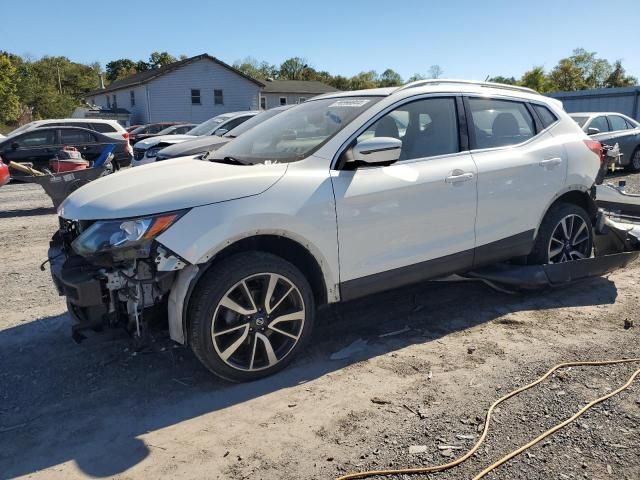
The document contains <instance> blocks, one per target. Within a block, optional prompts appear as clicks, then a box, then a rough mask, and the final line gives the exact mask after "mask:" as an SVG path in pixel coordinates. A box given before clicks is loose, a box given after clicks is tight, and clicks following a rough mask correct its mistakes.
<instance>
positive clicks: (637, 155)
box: [627, 147, 640, 172]
mask: <svg viewBox="0 0 640 480" xmlns="http://www.w3.org/2000/svg"><path fill="white" fill-rule="evenodd" d="M627 169H629V170H631V171H632V172H640V147H638V148H636V151H635V152H633V155H631V160H630V161H629V165H627Z"/></svg>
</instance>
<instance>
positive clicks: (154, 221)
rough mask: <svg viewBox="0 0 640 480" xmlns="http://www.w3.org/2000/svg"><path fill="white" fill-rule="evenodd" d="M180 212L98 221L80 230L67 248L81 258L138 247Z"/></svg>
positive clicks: (152, 237) (155, 235) (153, 236)
mask: <svg viewBox="0 0 640 480" xmlns="http://www.w3.org/2000/svg"><path fill="white" fill-rule="evenodd" d="M184 213H185V211H181V212H172V213H163V214H161V215H154V216H151V217H142V218H133V219H130V220H106V221H98V222H96V223H94V224H93V225H91V226H90V227H89V228H87V229H86V230H85V231H84V232H82V234H81V235H80V236H79V237H78V238H76V239H75V240H74V241H73V243H72V244H71V247H72V248H73V250H74V251H75V252H76V253H78V254H79V255H82V256H83V257H84V256H90V255H95V254H98V253H104V252H109V251H112V250H124V249H127V248H134V247H138V246H140V245H142V244H144V243H145V242H150V241H151V240H153V239H154V238H155V237H157V236H158V235H160V234H161V233H162V232H164V231H165V230H166V229H167V228H169V227H170V226H171V225H173V224H174V223H175V222H176V221H177V220H178V219H179V218H180V217H181V216H182V215H184Z"/></svg>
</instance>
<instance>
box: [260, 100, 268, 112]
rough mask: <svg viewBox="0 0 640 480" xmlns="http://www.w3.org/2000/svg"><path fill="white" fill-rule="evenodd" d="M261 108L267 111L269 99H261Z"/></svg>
mask: <svg viewBox="0 0 640 480" xmlns="http://www.w3.org/2000/svg"><path fill="white" fill-rule="evenodd" d="M260 108H261V109H262V110H266V109H267V97H260Z"/></svg>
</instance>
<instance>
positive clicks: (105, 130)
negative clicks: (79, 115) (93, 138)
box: [89, 123, 117, 133]
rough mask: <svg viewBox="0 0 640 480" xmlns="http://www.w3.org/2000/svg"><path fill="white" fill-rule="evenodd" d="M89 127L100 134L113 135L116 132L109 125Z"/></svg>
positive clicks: (95, 124)
mask: <svg viewBox="0 0 640 480" xmlns="http://www.w3.org/2000/svg"><path fill="white" fill-rule="evenodd" d="M89 125H90V127H91V129H92V130H95V131H96V132H100V133H113V132H115V131H117V130H116V129H115V128H114V127H113V125H109V124H108V123H91V124H89Z"/></svg>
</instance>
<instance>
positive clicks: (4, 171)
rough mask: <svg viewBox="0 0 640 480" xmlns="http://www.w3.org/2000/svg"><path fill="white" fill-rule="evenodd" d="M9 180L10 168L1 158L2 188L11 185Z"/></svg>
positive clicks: (0, 178)
mask: <svg viewBox="0 0 640 480" xmlns="http://www.w3.org/2000/svg"><path fill="white" fill-rule="evenodd" d="M9 180H11V175H10V174H9V167H8V166H7V165H6V164H5V163H4V162H3V161H2V157H0V187H2V186H3V185H6V184H7V183H9Z"/></svg>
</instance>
